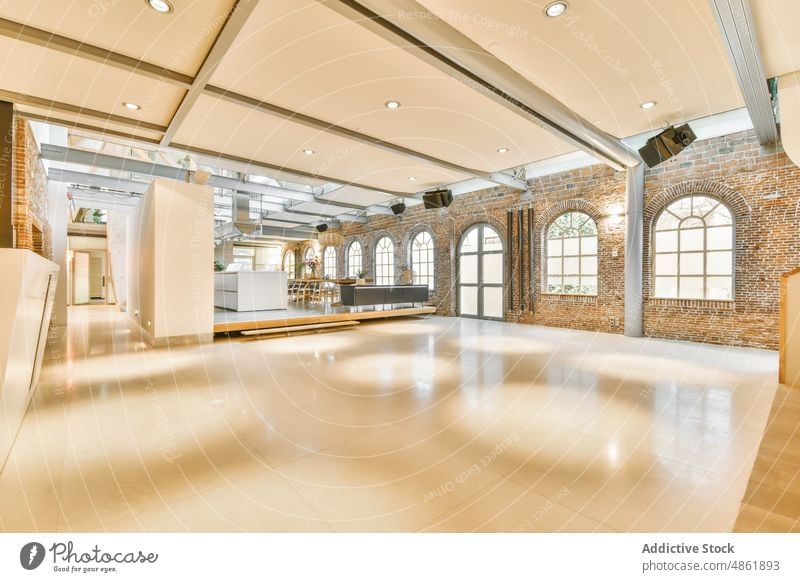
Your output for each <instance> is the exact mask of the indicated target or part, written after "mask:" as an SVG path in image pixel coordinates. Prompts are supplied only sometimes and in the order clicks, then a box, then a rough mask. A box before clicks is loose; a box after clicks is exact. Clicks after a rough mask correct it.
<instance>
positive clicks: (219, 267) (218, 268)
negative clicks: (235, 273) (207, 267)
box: [214, 261, 225, 273]
mask: <svg viewBox="0 0 800 582" xmlns="http://www.w3.org/2000/svg"><path fill="white" fill-rule="evenodd" d="M224 270H225V265H223V264H222V261H214V272H215V273H219V272H220V271H224Z"/></svg>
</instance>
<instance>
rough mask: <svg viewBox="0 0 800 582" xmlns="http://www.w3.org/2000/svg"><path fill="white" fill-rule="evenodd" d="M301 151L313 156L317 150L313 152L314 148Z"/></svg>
mask: <svg viewBox="0 0 800 582" xmlns="http://www.w3.org/2000/svg"><path fill="white" fill-rule="evenodd" d="M303 153H304V154H305V155H307V156H313V155H314V154H315V153H317V152H315V151H314V150H303Z"/></svg>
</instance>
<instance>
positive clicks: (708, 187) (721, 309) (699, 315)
mask: <svg viewBox="0 0 800 582" xmlns="http://www.w3.org/2000/svg"><path fill="white" fill-rule="evenodd" d="M689 193H705V194H712V195H714V196H716V197H718V198H720V199H722V200H723V201H724V202H725V203H726V204H728V206H729V207H730V208H731V210H732V211H733V214H734V217H735V223H736V226H735V231H736V249H735V256H736V259H735V273H734V277H735V283H734V284H735V290H734V301H732V302H696V301H675V300H660V299H653V298H651V297H650V287H651V284H650V283H651V282H650V277H649V274H650V244H651V242H650V229H651V227H652V222H653V220H654V218H655V215H656V214H657V212H658V210H660V208H663V207H664V205H665V204H666V203H667V202H668V201H670V200H673V199H675V198H677V197H680V196H681V195H685V194H689ZM644 219H645V241H644V243H645V260H644V272H645V281H644V298H645V305H644V330H645V334H646V335H650V336H654V337H664V338H672V339H683V340H691V341H701V342H710V343H723V344H731V345H742V346H755V347H767V348H777V346H778V310H779V305H778V290H779V280H780V275H781V274H782V273H785V272H787V271H789V270H791V269H793V268H796V267H797V266H798V265H800V169H798V168H797V166H795V165H794V164H793V163H792V162H791V160H789V158H788V157H787V156H786V155H785V154H784V153H783V152H782V151H781V150H780V149H779V148H762V147H760V146H759V144H758V141H757V140H756V139H755V136H754V134H753V132H744V133H739V134H734V135H730V136H725V137H719V138H714V139H710V140H706V141H703V142H699V143H695V144H693V145H692V146H691V148H690V149H689V150H688V151H687V152H685V153H684V154H683V155H681V156H678V157H677V158H674V159H673V160H670V161H669V162H667V163H665V164H662V165H661V166H658V167H656V168H653V169H652V170H649V171H648V172H647V173H646V176H645V217H644Z"/></svg>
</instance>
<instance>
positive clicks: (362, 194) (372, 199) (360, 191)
mask: <svg viewBox="0 0 800 582" xmlns="http://www.w3.org/2000/svg"><path fill="white" fill-rule="evenodd" d="M321 198H323V199H324V200H334V201H336V202H346V203H348V204H363V205H368V204H381V203H384V202H389V201H390V200H394V199H395V197H394V196H391V195H388V194H381V193H380V192H375V191H373V190H365V189H364V188H357V187H355V186H345V187H343V188H339V189H338V190H334V191H333V192H330V193H329V194H326V195H325V196H321Z"/></svg>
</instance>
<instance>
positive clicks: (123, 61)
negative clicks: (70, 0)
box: [0, 18, 192, 89]
mask: <svg viewBox="0 0 800 582" xmlns="http://www.w3.org/2000/svg"><path fill="white" fill-rule="evenodd" d="M0 36H5V37H7V38H10V39H12V40H17V41H22V42H27V43H29V44H33V45H36V46H38V47H41V48H46V49H50V50H55V51H58V52H60V53H64V54H66V55H69V56H71V57H79V58H82V59H86V60H89V61H93V62H95V63H99V64H101V65H105V66H112V67H115V68H117V69H121V70H123V71H128V72H130V73H136V74H137V75H143V76H145V77H149V78H151V79H155V80H157V81H163V82H166V83H171V84H173V85H177V86H179V87H184V88H187V89H188V88H189V87H191V86H192V77H190V76H188V75H184V74H182V73H178V72H176V71H171V70H169V69H166V68H164V67H160V66H158V65H154V64H152V63H146V62H144V61H139V60H137V59H134V58H131V57H128V56H125V55H122V54H119V53H115V52H113V51H109V50H106V49H104V48H100V47H97V46H93V45H90V44H86V43H83V42H80V41H77V40H73V39H71V38H67V37H66V36H60V35H58V34H53V33H52V32H47V31H46V30H41V29H38V28H34V27H32V26H27V25H25V24H20V23H18V22H13V21H11V20H6V19H5V18H0Z"/></svg>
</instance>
